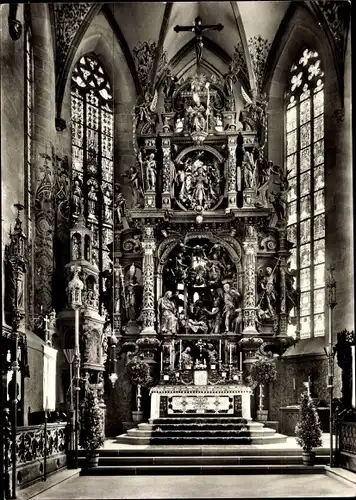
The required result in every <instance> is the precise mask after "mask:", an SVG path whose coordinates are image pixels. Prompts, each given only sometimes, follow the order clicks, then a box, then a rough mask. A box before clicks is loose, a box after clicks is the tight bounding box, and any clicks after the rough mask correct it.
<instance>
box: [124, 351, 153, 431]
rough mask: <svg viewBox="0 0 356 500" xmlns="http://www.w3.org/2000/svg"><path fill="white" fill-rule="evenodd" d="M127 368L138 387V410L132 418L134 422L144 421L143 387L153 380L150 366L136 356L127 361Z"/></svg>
mask: <svg viewBox="0 0 356 500" xmlns="http://www.w3.org/2000/svg"><path fill="white" fill-rule="evenodd" d="M126 369H127V374H128V376H129V379H130V381H131V383H132V385H134V386H136V387H137V392H136V408H137V410H136V411H133V412H132V419H133V421H134V422H142V418H143V412H142V411H141V387H145V386H147V385H149V384H150V382H151V380H152V378H151V375H150V367H149V366H148V364H147V363H146V362H145V361H144V360H143V359H141V358H139V357H138V356H135V357H134V358H132V359H131V360H130V361H129V362H128V363H127V365H126Z"/></svg>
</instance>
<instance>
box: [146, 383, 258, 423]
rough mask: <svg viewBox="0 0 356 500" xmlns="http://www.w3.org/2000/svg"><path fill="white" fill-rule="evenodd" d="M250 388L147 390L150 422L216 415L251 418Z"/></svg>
mask: <svg viewBox="0 0 356 500" xmlns="http://www.w3.org/2000/svg"><path fill="white" fill-rule="evenodd" d="M251 395H252V390H251V388H250V387H247V386H244V385H238V384H231V385H227V384H226V385H184V384H179V385H178V384H177V385H157V386H156V387H152V388H151V390H150V396H151V419H157V418H162V417H166V416H174V415H176V416H189V415H192V416H194V415H216V416H220V415H221V416H222V415H226V416H231V417H243V418H246V419H251Z"/></svg>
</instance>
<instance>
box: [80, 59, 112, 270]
mask: <svg viewBox="0 0 356 500" xmlns="http://www.w3.org/2000/svg"><path fill="white" fill-rule="evenodd" d="M71 84H72V89H71V90H72V91H71V123H72V186H73V188H72V189H73V193H74V192H75V191H76V190H77V192H78V193H79V194H80V196H82V200H83V202H84V203H83V204H84V215H85V217H86V220H87V223H88V226H89V227H90V229H92V231H93V234H94V238H93V259H94V260H96V262H97V264H98V266H99V269H100V270H101V271H103V270H106V269H109V268H110V260H109V251H108V248H107V244H108V243H110V242H112V241H113V212H112V210H113V209H112V198H113V178H114V166H113V123H114V118H113V97H112V89H111V85H110V82H109V79H108V77H107V75H106V73H105V71H104V69H103V67H102V66H101V64H100V61H99V60H98V58H97V57H96V56H95V55H85V56H83V57H82V58H81V59H80V60H79V62H78V63H77V65H76V66H75V68H74V71H73V74H72V82H71ZM76 217H77V215H76V213H75V211H74V213H73V218H74V219H75V218H76Z"/></svg>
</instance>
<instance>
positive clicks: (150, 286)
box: [141, 226, 156, 336]
mask: <svg viewBox="0 0 356 500" xmlns="http://www.w3.org/2000/svg"><path fill="white" fill-rule="evenodd" d="M155 248H156V242H155V239H154V234H153V228H152V227H151V226H146V227H145V228H144V236H143V241H142V249H143V261H142V276H143V299H142V319H143V330H142V332H141V335H146V336H147V335H156V330H155V320H156V314H155V303H154V302H155V300H154V299H155V294H154V257H153V252H154V250H155Z"/></svg>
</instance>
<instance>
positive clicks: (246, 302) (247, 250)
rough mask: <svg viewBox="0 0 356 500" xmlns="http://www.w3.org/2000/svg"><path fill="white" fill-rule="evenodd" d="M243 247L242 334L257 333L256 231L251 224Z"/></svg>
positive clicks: (247, 227)
mask: <svg viewBox="0 0 356 500" xmlns="http://www.w3.org/2000/svg"><path fill="white" fill-rule="evenodd" d="M242 245H243V248H244V281H245V282H244V298H243V309H244V311H243V324H244V328H243V332H242V333H243V335H257V330H256V256H257V245H258V240H257V231H256V228H255V227H254V226H253V225H250V224H248V225H247V226H246V235H245V240H244V241H243V243H242Z"/></svg>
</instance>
